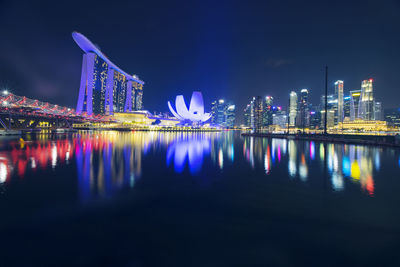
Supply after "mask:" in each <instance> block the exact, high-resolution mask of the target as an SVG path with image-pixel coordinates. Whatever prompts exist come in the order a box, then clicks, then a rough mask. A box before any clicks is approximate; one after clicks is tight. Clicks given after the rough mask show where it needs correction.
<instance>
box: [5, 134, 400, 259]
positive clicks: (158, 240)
mask: <svg viewBox="0 0 400 267" xmlns="http://www.w3.org/2000/svg"><path fill="white" fill-rule="evenodd" d="M24 140H25V141H20V140H17V139H5V138H3V139H1V140H0V144H1V146H0V193H1V194H0V212H1V220H0V227H1V229H2V231H1V241H2V242H1V248H0V249H1V250H0V251H1V254H0V255H1V256H2V257H1V259H0V266H3V265H4V266H9V265H25V266H31V265H34V266H35V265H39V266H42V265H44V264H45V265H59V264H60V263H62V264H63V265H76V264H81V265H94V266H98V265H110V266H271V265H272V266H338V265H352V266H354V265H381V266H389V265H391V266H394V265H396V264H397V265H399V264H400V259H399V258H398V256H397V255H398V250H399V249H400V209H399V205H400V151H399V150H398V149H392V148H386V147H385V148H382V147H370V146H361V145H342V144H331V143H326V144H324V143H319V142H308V141H292V140H291V141H287V140H285V139H260V138H251V137H241V136H240V134H239V133H233V132H223V133H207V134H204V133H203V134H190V133H189V134H188V133H158V132H146V133H143V132H137V133H119V132H99V133H96V132H93V133H87V132H82V133H79V134H74V135H38V136H37V137H34V136H32V137H30V136H26V137H25V138H24Z"/></svg>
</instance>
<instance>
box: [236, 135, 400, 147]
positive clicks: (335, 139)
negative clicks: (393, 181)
mask: <svg viewBox="0 0 400 267" xmlns="http://www.w3.org/2000/svg"><path fill="white" fill-rule="evenodd" d="M241 135H242V136H250V137H261V138H282V139H292V140H311V141H320V142H332V143H342V144H361V145H375V146H391V147H400V136H394V135H383V136H382V135H351V134H349V135H347V134H343V135H342V134H327V135H324V134H274V133H242V134H241Z"/></svg>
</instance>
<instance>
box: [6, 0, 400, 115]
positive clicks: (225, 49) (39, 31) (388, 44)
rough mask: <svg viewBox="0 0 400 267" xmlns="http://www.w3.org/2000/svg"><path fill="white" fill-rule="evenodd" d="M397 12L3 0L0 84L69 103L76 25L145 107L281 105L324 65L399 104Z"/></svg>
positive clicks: (290, 4)
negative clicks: (130, 81)
mask: <svg viewBox="0 0 400 267" xmlns="http://www.w3.org/2000/svg"><path fill="white" fill-rule="evenodd" d="M399 12H400V2H398V1H395V0H384V1H382V0H379V1H378V0H376V1H375V0H373V1H358V2H357V1H309V2H305V1H254V2H252V1H216V0H213V1H209V0H203V1H126V2H118V1H107V2H105V3H102V1H93V2H85V1H68V3H65V4H64V3H63V4H60V2H59V1H2V2H0V33H1V35H0V36H1V39H0V51H1V52H0V88H8V89H9V90H10V91H12V92H13V93H15V94H18V95H26V96H28V97H33V98H38V99H40V100H44V101H50V102H52V103H54V104H60V105H67V106H70V107H75V105H76V101H77V95H78V88H79V81H80V72H81V64H82V53H83V52H82V51H81V49H80V48H79V47H78V46H77V45H76V44H75V42H74V41H73V39H72V37H71V33H72V32H73V31H78V32H81V33H82V34H84V35H86V36H87V37H88V38H89V39H90V40H91V41H92V42H93V43H95V44H97V45H98V46H99V47H100V48H101V50H102V52H103V53H104V54H106V55H107V56H108V57H109V58H110V59H111V60H112V61H113V62H114V63H115V64H117V65H118V66H119V67H120V68H122V69H123V70H125V71H126V72H128V73H132V74H137V75H138V76H139V77H140V78H141V79H142V80H144V81H145V86H144V96H143V101H144V105H145V108H146V109H148V110H149V111H151V112H153V111H155V110H156V111H167V109H168V108H167V104H166V103H167V101H168V100H173V99H174V97H175V95H177V94H184V95H185V96H186V98H189V97H190V95H191V92H192V91H194V90H200V91H202V92H203V96H204V98H205V101H206V104H207V105H209V104H210V102H211V101H212V100H214V99H218V98H225V99H227V100H232V101H233V102H234V103H235V104H236V105H237V109H238V111H239V113H242V110H243V108H244V106H245V105H246V104H247V103H248V102H249V101H250V99H251V97H252V96H255V95H261V96H266V95H272V96H273V97H274V98H275V102H276V104H277V105H283V106H286V105H287V99H288V95H289V92H290V91H291V90H296V91H298V90H300V89H302V88H308V89H309V90H310V98H311V100H312V101H313V102H314V103H319V99H320V96H321V94H322V93H323V88H324V67H325V65H328V66H329V85H330V90H331V91H333V82H334V81H335V80H338V79H341V80H344V88H345V93H347V92H348V91H349V90H355V89H359V88H360V84H361V80H363V79H367V78H374V80H375V84H374V95H375V97H376V99H377V100H380V101H382V102H383V106H384V108H386V107H397V106H400V100H399V97H400V93H399V86H398V84H399V78H400V77H399V62H400V16H399V15H398V14H399ZM238 115H239V114H238ZM239 116H240V115H239Z"/></svg>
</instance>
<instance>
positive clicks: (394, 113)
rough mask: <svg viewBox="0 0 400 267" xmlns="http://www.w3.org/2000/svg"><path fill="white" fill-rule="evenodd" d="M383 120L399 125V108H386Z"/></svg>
mask: <svg viewBox="0 0 400 267" xmlns="http://www.w3.org/2000/svg"><path fill="white" fill-rule="evenodd" d="M385 121H387V123H388V124H390V125H392V126H396V127H400V108H386V109H385Z"/></svg>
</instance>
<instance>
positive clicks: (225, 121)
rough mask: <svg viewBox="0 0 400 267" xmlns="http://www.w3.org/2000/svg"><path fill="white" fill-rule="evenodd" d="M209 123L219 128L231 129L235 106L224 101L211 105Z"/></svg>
mask: <svg viewBox="0 0 400 267" xmlns="http://www.w3.org/2000/svg"><path fill="white" fill-rule="evenodd" d="M211 122H212V123H214V124H217V125H219V126H221V127H227V128H232V127H233V126H234V124H235V105H233V104H232V103H230V102H227V101H225V100H224V99H219V100H215V101H213V102H212V103H211Z"/></svg>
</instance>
